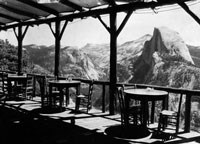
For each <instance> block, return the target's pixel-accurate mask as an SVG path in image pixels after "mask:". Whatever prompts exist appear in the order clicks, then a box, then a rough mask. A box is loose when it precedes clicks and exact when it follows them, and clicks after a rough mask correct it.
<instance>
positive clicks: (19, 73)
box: [17, 25, 23, 75]
mask: <svg viewBox="0 0 200 144" xmlns="http://www.w3.org/2000/svg"><path fill="white" fill-rule="evenodd" d="M17 39H18V75H21V74H22V62H23V60H22V41H23V35H22V26H21V25H19V27H18V38H17Z"/></svg>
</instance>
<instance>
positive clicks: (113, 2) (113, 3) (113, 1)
mask: <svg viewBox="0 0 200 144" xmlns="http://www.w3.org/2000/svg"><path fill="white" fill-rule="evenodd" d="M104 1H105V2H107V3H109V5H112V6H115V5H116V3H115V0H104Z"/></svg>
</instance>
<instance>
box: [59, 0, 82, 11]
mask: <svg viewBox="0 0 200 144" xmlns="http://www.w3.org/2000/svg"><path fill="white" fill-rule="evenodd" d="M60 2H61V3H62V4H64V5H67V6H69V7H71V8H73V9H75V10H78V11H84V10H83V8H82V7H81V6H79V5H77V4H75V3H73V2H71V1H68V0H60Z"/></svg>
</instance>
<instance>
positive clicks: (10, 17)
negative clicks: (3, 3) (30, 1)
mask: <svg viewBox="0 0 200 144" xmlns="http://www.w3.org/2000/svg"><path fill="white" fill-rule="evenodd" d="M0 17H3V18H6V19H9V20H13V21H17V22H20V19H17V18H14V17H12V16H8V15H6V14H2V13H0Z"/></svg>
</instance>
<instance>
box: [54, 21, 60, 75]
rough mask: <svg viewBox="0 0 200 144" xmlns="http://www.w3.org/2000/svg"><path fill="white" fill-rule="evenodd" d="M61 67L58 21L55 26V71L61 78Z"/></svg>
mask: <svg viewBox="0 0 200 144" xmlns="http://www.w3.org/2000/svg"><path fill="white" fill-rule="evenodd" d="M59 67H60V20H57V21H56V26H55V69H54V75H55V76H59Z"/></svg>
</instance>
